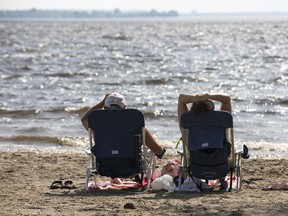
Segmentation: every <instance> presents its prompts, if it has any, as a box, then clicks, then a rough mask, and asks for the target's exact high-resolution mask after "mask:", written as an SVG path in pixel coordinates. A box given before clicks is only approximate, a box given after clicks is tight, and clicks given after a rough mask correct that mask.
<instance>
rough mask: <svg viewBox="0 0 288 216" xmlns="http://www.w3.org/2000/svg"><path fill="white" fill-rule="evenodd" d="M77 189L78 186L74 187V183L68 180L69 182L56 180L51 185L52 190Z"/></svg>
mask: <svg viewBox="0 0 288 216" xmlns="http://www.w3.org/2000/svg"><path fill="white" fill-rule="evenodd" d="M60 188H61V189H75V188H76V186H75V185H74V183H73V181H71V180H67V181H64V182H63V181H61V180H56V181H54V182H52V184H51V185H50V189H60Z"/></svg>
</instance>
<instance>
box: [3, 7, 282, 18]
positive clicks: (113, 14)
mask: <svg viewBox="0 0 288 216" xmlns="http://www.w3.org/2000/svg"><path fill="white" fill-rule="evenodd" d="M207 16H208V17H210V16H212V17H221V16H229V17H230V16H232V17H238V16H247V17H248V16H249V17H257V16H279V17H280V16H288V11H287V12H277V11H275V12H255V13H253V12H234V13H233V12H231V13H198V12H196V11H193V12H191V13H186V14H181V13H178V12H177V11H175V10H170V11H167V12H166V11H160V12H159V11H156V10H153V9H152V10H150V11H120V10H119V9H115V10H111V11H103V10H91V11H88V10H87V11H86V10H40V9H35V8H32V9H30V10H0V19H1V18H59V19H60V18H61V19H62V18H63V19H67V18H85V19H86V18H87V19H98V18H157V17H160V18H162V17H168V18H169V17H170V18H171V17H207Z"/></svg>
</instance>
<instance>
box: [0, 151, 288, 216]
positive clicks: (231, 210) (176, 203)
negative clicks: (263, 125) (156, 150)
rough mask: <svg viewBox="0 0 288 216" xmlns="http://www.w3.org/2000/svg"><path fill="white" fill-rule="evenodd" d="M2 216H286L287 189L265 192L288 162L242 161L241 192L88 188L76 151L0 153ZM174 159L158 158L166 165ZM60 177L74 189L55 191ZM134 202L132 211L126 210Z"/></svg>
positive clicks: (281, 177) (283, 176) (283, 175)
mask: <svg viewBox="0 0 288 216" xmlns="http://www.w3.org/2000/svg"><path fill="white" fill-rule="evenodd" d="M0 154H1V157H0V164H1V168H0V176H1V183H0V184H1V195H0V196H1V204H0V207H1V211H0V212H1V213H0V215H6V216H9V215H29V216H30V215H69V216H71V215H80V216H81V215H153V214H154V215H160V214H161V215H177V214H179V215H287V212H288V205H287V203H288V190H283V189H282V190H268V191H267V190H263V187H266V186H267V185H269V184H273V183H277V182H282V183H285V182H287V179H288V168H287V167H288V159H279V160H265V159H249V160H244V161H243V187H242V189H241V191H240V192H238V193H236V192H235V191H233V192H201V193H196V192H194V193H193V192H168V191H164V190H161V191H153V190H151V191H149V192H148V193H146V194H132V193H129V192H128V191H120V190H113V191H111V190H110V191H107V190H105V191H99V190H97V191H96V190H93V191H89V192H86V191H85V190H84V182H85V171H86V165H87V156H86V155H85V154H78V153H77V154H76V153H69V154H68V153H67V154H63V153H43V152H42V153H39V152H38V153H37V152H0ZM172 157H174V156H171V155H170V156H169V155H165V157H164V159H162V160H157V164H158V165H159V166H160V167H161V166H162V165H163V164H165V163H166V162H167V161H168V160H170V159H171V158H172ZM55 179H62V180H72V181H73V182H74V185H75V186H76V187H77V188H75V189H53V190H52V189H50V188H49V186H50V185H51V183H52V182H53V181H54V180H55ZM127 203H130V204H132V206H133V208H131V209H129V208H128V209H127V208H124V205H125V204H127Z"/></svg>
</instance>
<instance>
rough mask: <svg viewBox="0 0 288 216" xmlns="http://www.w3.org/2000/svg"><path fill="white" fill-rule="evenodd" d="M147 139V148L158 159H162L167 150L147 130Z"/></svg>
mask: <svg viewBox="0 0 288 216" xmlns="http://www.w3.org/2000/svg"><path fill="white" fill-rule="evenodd" d="M145 138H146V145H147V147H148V148H149V149H150V150H151V151H152V152H153V153H154V154H155V155H156V156H157V157H158V158H160V159H161V158H162V157H163V155H164V154H165V152H166V150H165V149H164V148H163V147H162V146H161V145H160V143H159V141H158V140H157V139H156V138H155V137H154V136H153V135H152V134H151V132H150V131H149V130H148V129H147V128H145Z"/></svg>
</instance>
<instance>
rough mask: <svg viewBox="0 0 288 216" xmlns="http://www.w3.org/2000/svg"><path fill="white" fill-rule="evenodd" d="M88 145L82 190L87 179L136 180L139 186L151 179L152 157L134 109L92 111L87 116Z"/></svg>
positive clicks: (139, 118)
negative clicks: (87, 157) (144, 180)
mask: <svg viewBox="0 0 288 216" xmlns="http://www.w3.org/2000/svg"><path fill="white" fill-rule="evenodd" d="M88 126H89V139H90V145H89V147H88V148H87V149H86V153H87V154H88V155H89V163H88V167H87V173H86V184H85V189H86V190H88V182H89V178H90V175H91V174H92V173H93V175H94V183H95V185H97V181H96V175H97V174H99V175H101V176H107V177H111V178H135V180H136V181H138V182H139V183H140V184H142V181H143V177H144V176H145V175H146V177H147V178H148V185H147V186H146V189H145V190H144V191H142V192H146V191H147V190H148V189H149V187H150V178H151V175H152V171H153V169H154V166H155V157H154V154H153V153H152V152H148V149H147V147H146V142H145V133H144V126H145V121H144V116H143V113H142V112H141V111H139V110H136V109H108V110H94V111H92V112H91V113H90V114H89V116H88Z"/></svg>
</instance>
